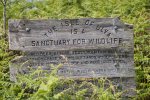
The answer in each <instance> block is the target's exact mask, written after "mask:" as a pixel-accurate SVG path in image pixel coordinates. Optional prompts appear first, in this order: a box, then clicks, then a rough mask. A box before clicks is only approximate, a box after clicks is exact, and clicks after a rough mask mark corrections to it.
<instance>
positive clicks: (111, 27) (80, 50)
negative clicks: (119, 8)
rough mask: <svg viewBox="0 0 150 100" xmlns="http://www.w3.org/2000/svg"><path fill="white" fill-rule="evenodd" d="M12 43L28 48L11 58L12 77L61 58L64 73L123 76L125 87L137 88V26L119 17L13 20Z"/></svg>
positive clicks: (118, 78) (60, 71)
mask: <svg viewBox="0 0 150 100" xmlns="http://www.w3.org/2000/svg"><path fill="white" fill-rule="evenodd" d="M9 48H10V49H11V50H21V51H23V52H24V53H25V55H24V56H22V57H16V58H15V59H13V60H12V61H11V63H10V74H11V80H12V81H16V74H18V73H19V72H20V73H24V74H26V73H29V72H30V70H29V69H30V68H33V69H37V68H38V67H39V66H40V67H41V68H42V69H43V70H47V71H48V72H51V70H53V69H52V67H51V66H50V65H51V64H53V65H55V66H57V65H58V64H60V63H61V64H62V65H63V66H62V67H61V68H59V69H58V72H57V74H58V75H59V76H60V77H69V78H77V79H79V78H99V77H108V78H110V79H112V80H114V84H121V83H119V82H121V80H122V89H123V90H128V89H130V88H135V81H134V76H135V71H134V60H133V53H134V52H133V50H134V44H133V28H132V26H130V25H127V24H123V23H122V22H121V21H120V20H119V19H118V18H83V19H61V20H9ZM132 94H133V93H131V92H129V94H128V93H126V94H125V95H132Z"/></svg>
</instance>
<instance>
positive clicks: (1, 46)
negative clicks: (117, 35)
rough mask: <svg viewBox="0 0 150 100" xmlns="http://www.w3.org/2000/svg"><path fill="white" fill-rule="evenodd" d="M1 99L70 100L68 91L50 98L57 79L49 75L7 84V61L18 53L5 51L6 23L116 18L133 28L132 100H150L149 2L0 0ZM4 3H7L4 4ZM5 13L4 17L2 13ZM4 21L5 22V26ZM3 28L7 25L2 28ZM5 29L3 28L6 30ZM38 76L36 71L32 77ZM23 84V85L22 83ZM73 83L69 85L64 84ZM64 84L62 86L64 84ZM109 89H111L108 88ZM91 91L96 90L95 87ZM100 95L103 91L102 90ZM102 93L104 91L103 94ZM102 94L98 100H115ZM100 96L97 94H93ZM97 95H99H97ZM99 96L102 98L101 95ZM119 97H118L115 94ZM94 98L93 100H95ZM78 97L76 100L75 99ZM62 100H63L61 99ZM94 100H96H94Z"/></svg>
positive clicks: (106, 92) (6, 44) (81, 92)
mask: <svg viewBox="0 0 150 100" xmlns="http://www.w3.org/2000/svg"><path fill="white" fill-rule="evenodd" d="M0 1H1V2H0V99H1V100H3V99H4V100H5V99H6V100H7V99H8V100H16V99H17V100H18V99H19V100H20V99H27V98H28V99H31V100H32V99H33V98H35V97H36V99H39V98H40V99H41V100H54V99H60V97H61V99H62V98H64V100H66V99H68V100H69V99H70V98H72V97H71V96H70V94H67V93H68V92H66V91H68V90H66V91H63V92H61V93H57V94H52V92H51V91H52V89H53V88H54V87H56V86H57V85H60V84H58V78H56V77H54V76H53V75H50V76H49V77H47V78H45V79H42V78H40V77H39V78H38V79H36V80H32V75H28V76H21V77H22V78H20V80H19V81H18V82H16V83H13V82H10V81H9V66H8V64H9V61H10V60H11V59H12V58H14V57H15V56H17V55H20V54H21V53H20V52H18V51H11V50H9V49H8V32H7V31H5V29H6V30H7V28H8V27H7V26H8V25H7V24H8V20H9V19H62V18H65V19H67V18H85V17H88V18H101V17H119V18H120V19H121V20H122V21H123V22H124V23H129V24H133V25H134V61H135V70H136V83H137V96H136V97H135V98H134V99H139V100H142V99H143V100H150V0H0ZM5 1H6V2H5ZM4 12H5V13H4ZM5 21H6V22H5ZM5 24H6V25H5ZM5 26H6V27H5ZM37 73H40V72H39V71H37V72H35V73H34V74H37ZM24 81H26V85H24V84H23V82H24ZM66 82H72V81H66ZM64 83H65V82H64ZM88 84H89V83H88ZM110 87H111V86H110ZM94 89H97V88H96V87H94ZM85 91H86V90H84V89H81V90H80V91H77V92H75V96H74V98H76V99H77V100H84V98H83V94H84V93H85ZM101 91H102V90H101ZM104 91H105V90H104ZM104 91H103V93H102V94H103V97H102V96H100V95H99V98H98V95H97V96H96V98H98V99H100V100H112V99H114V100H115V99H117V98H116V97H117V96H114V95H111V93H110V92H109V91H105V92H104ZM98 92H100V90H97V92H95V94H96V93H98ZM99 94H100V93H99ZM102 94H101V95H102ZM117 95H119V94H117ZM94 96H95V95H94V94H93V98H94ZM77 97H78V98H77ZM36 99H35V100H36ZM62 100H63V99H62ZM95 100H96V99H95Z"/></svg>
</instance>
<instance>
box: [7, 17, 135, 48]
mask: <svg viewBox="0 0 150 100" xmlns="http://www.w3.org/2000/svg"><path fill="white" fill-rule="evenodd" d="M132 39H133V34H132V30H130V29H128V28H127V27H126V26H125V25H124V24H123V23H121V22H120V21H119V20H118V19H115V18H114V19H113V18H101V19H94V18H93V19H92V18H88V19H71V20H70V19H64V20H9V48H10V49H11V50H22V51H43V50H74V49H101V48H113V47H116V48H124V49H128V48H133V40H132Z"/></svg>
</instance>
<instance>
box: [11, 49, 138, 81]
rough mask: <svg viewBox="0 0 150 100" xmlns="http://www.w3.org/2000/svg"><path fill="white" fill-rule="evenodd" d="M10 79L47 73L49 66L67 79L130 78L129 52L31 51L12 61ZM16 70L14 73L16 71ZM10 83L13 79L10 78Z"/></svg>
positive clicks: (109, 50)
mask: <svg viewBox="0 0 150 100" xmlns="http://www.w3.org/2000/svg"><path fill="white" fill-rule="evenodd" d="M12 63H13V64H11V70H10V71H11V73H12V76H14V75H15V74H17V73H18V72H21V73H28V72H29V70H28V68H29V69H30V67H31V68H33V69H37V68H38V67H39V66H40V67H41V68H42V69H43V70H49V71H50V70H51V66H50V65H51V64H54V65H55V66H57V65H58V64H60V63H61V64H63V66H62V67H61V68H59V69H58V75H59V76H61V77H70V78H92V77H95V78H96V77H110V78H113V77H134V76H135V72H134V67H133V66H134V61H133V52H129V51H128V50H123V49H116V48H113V49H90V50H67V51H66V50H65V51H31V52H29V51H28V52H26V53H25V56H23V57H20V58H18V59H15V60H13V61H12ZM17 70H18V71H17ZM12 80H13V78H12Z"/></svg>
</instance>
